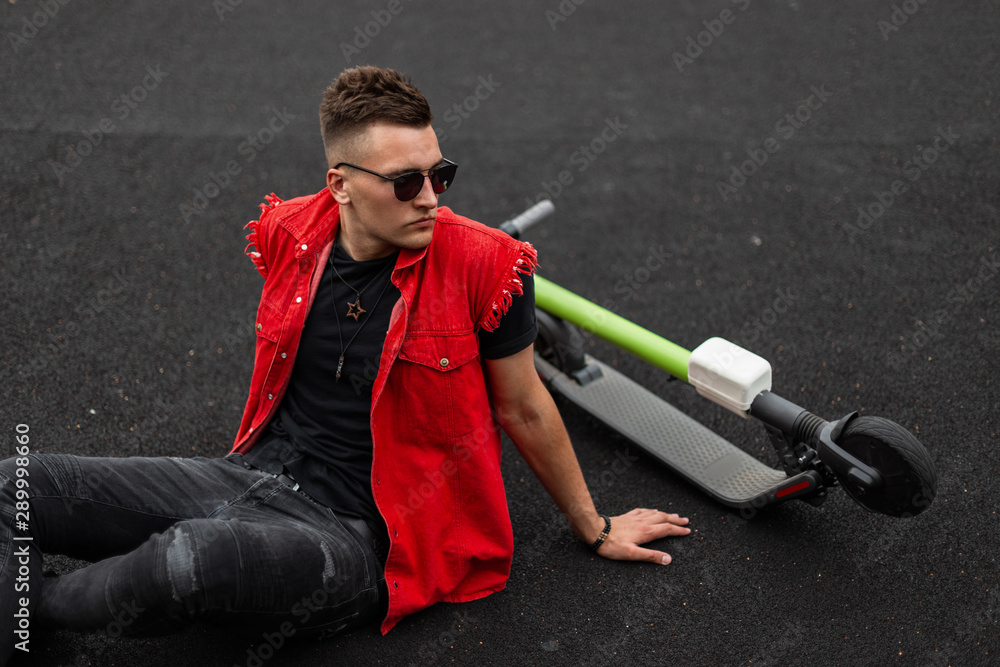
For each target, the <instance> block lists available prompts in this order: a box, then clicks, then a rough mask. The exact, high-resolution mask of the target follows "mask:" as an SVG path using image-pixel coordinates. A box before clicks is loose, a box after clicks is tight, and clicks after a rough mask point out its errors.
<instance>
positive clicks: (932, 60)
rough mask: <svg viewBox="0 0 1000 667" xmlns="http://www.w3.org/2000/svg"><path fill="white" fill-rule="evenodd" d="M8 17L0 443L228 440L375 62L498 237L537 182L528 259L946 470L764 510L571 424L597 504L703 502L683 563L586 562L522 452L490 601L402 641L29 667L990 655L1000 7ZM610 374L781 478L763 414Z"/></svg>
mask: <svg viewBox="0 0 1000 667" xmlns="http://www.w3.org/2000/svg"><path fill="white" fill-rule="evenodd" d="M0 28H2V30H0V37H2V40H3V43H2V44H0V81H2V89H3V94H2V95H0V159H2V165H3V168H2V170H0V221H2V222H0V286H2V303H3V318H2V322H0V380H2V382H0V396H2V400H0V424H2V428H0V455H2V456H3V457H6V456H9V455H11V454H12V453H13V450H14V444H15V442H14V435H15V427H16V425H18V424H26V425H28V427H29V428H30V434H31V447H32V450H33V451H36V452H42V451H45V452H71V453H77V454H85V455H113V456H133V455H171V456H195V455H201V456H219V455H222V454H224V453H226V452H227V451H228V450H229V447H230V446H231V443H232V439H233V437H234V435H235V433H236V428H237V425H238V422H239V418H240V414H241V410H242V406H243V403H244V401H245V399H246V391H247V388H248V383H249V379H250V374H251V368H252V362H253V355H252V353H253V339H254V336H253V332H252V329H251V323H252V322H253V317H254V311H255V307H256V300H257V298H258V296H259V294H260V288H261V284H262V279H261V278H260V277H259V276H258V275H257V273H256V272H255V271H254V269H253V266H252V264H251V262H250V261H249V260H248V259H247V258H246V257H245V256H244V254H243V248H244V245H245V241H244V239H243V236H244V234H245V232H244V231H243V229H242V228H243V225H244V224H246V222H247V221H249V220H251V219H254V218H256V217H257V213H258V211H259V209H258V204H259V202H261V201H263V198H264V196H265V195H267V194H268V193H271V192H274V193H276V194H277V195H278V196H280V197H282V198H286V199H287V198H291V197H293V196H297V195H302V194H308V193H313V192H315V191H318V190H319V189H320V188H322V187H323V185H324V171H325V163H324V158H323V151H322V148H321V143H320V137H319V127H318V120H317V108H318V104H319V99H320V95H321V93H322V90H323V89H324V88H325V86H326V85H327V84H328V83H329V82H330V81H331V80H332V79H333V78H334V77H335V76H336V75H337V74H338V73H339V72H340V71H341V70H342V69H343V68H344V67H346V66H350V65H357V64H366V63H371V64H377V65H383V66H391V67H395V68H398V69H400V70H402V71H404V72H406V73H407V74H409V75H410V76H411V78H412V79H413V81H414V82H415V83H416V84H417V85H418V86H419V87H420V88H421V89H422V90H423V91H424V92H425V94H426V95H427V97H428V99H429V101H430V102H431V105H432V107H433V109H434V110H435V113H436V121H435V122H436V126H437V128H438V130H439V139H440V141H441V144H442V148H443V152H444V154H445V156H446V157H448V158H451V159H452V160H454V161H455V162H457V163H458V164H459V165H460V169H459V172H458V177H457V181H456V183H455V186H454V188H453V189H451V190H449V191H448V192H447V193H446V194H445V195H443V196H442V204H444V205H448V206H451V207H452V208H454V209H455V210H456V211H458V212H460V213H463V214H465V215H469V216H470V217H473V218H476V219H478V220H481V221H483V222H486V223H488V224H494V225H495V224H499V223H500V222H501V221H503V220H504V219H506V218H508V217H510V216H512V215H514V214H516V213H518V212H520V211H521V210H523V209H524V208H525V207H526V206H527V205H528V204H529V203H531V202H533V201H535V200H537V199H539V198H542V197H549V198H551V199H553V201H554V203H555V205H556V208H557V212H556V214H555V215H554V216H553V217H552V218H550V219H549V220H548V221H546V222H545V223H544V224H543V225H542V226H540V227H539V228H537V229H535V230H532V231H531V232H529V234H528V236H527V240H529V241H531V242H532V243H534V244H535V245H536V247H537V248H538V251H539V257H540V260H541V267H540V273H542V274H543V275H545V276H546V277H548V278H550V279H553V280H555V281H556V282H557V283H559V284H561V285H564V286H565V287H568V288H569V289H571V290H573V291H575V292H577V293H579V294H582V295H584V296H586V297H588V298H590V299H593V300H594V301H596V302H598V303H601V304H603V305H606V306H608V307H610V308H612V309H614V310H616V312H619V313H621V314H623V315H625V316H626V317H628V318H630V319H633V320H635V321H637V322H639V323H640V324H642V325H644V326H646V327H648V328H650V329H653V330H654V331H657V332H659V333H661V334H663V335H664V336H666V337H667V338H669V339H670V340H673V341H674V342H677V343H679V344H681V345H683V346H685V347H687V348H689V349H690V348H693V347H695V346H697V345H698V344H699V343H701V342H702V341H703V340H705V339H707V338H709V337H712V336H723V337H726V338H728V339H730V340H732V341H734V342H736V343H739V344H741V345H743V346H745V347H747V348H749V349H750V350H752V351H754V352H756V353H758V354H760V355H761V356H763V357H765V358H766V359H768V360H769V361H770V362H771V364H772V366H773V368H774V388H775V391H776V392H778V393H780V394H782V395H784V396H786V397H787V398H789V399H792V400H795V401H796V402H798V403H800V404H802V405H804V406H806V407H808V408H810V409H812V410H813V411H814V412H816V413H818V414H820V415H821V416H823V417H825V418H828V419H833V418H838V417H840V416H842V415H843V414H845V413H847V412H850V411H852V410H857V411H859V412H861V413H862V414H872V415H880V416H883V417H887V418H889V419H892V420H894V421H897V422H899V423H900V424H903V425H905V426H906V427H907V428H909V429H911V430H912V431H913V433H915V434H916V435H917V437H919V438H920V439H921V441H922V442H923V443H924V444H925V446H926V447H927V449H928V451H929V452H930V455H931V457H932V458H933V460H934V462H935V465H936V467H937V472H938V497H937V499H936V501H935V503H934V505H933V506H932V507H931V508H930V509H929V510H927V511H926V512H924V513H923V514H921V515H919V516H917V517H916V518H912V519H908V520H896V519H890V518H885V517H882V516H878V515H872V514H869V513H867V512H865V511H864V510H863V509H861V508H860V507H859V506H857V505H855V504H854V503H853V502H852V501H851V500H850V499H849V498H848V497H847V496H846V495H845V494H844V493H843V492H841V491H840V490H839V489H838V490H835V491H834V492H833V493H831V495H830V498H829V499H828V501H827V502H826V503H825V504H824V505H823V506H821V507H818V508H816V507H812V506H808V505H805V504H803V503H791V504H787V505H784V506H781V507H778V508H776V509H774V510H772V511H768V512H763V513H760V514H759V515H757V516H754V517H753V518H751V519H749V520H748V519H746V518H744V517H743V516H741V515H740V513H739V512H734V511H730V510H727V509H726V508H724V507H723V506H721V505H719V504H717V503H715V502H713V501H711V500H710V499H709V498H707V497H705V496H704V495H702V494H700V493H699V492H698V491H697V490H696V489H694V488H693V487H691V486H689V485H687V484H685V483H683V482H681V481H679V480H678V479H677V478H676V477H674V476H673V475H672V474H671V473H670V472H669V471H667V470H665V469H664V468H662V467H661V466H659V465H657V464H656V463H655V462H654V461H653V460H652V459H651V458H649V457H647V456H645V455H642V454H640V453H639V452H638V451H636V450H635V449H634V448H633V447H630V446H629V445H628V443H626V442H625V441H624V440H622V439H621V438H619V437H617V436H615V435H614V434H612V433H611V432H610V431H609V430H607V429H605V428H603V427H601V426H600V425H599V424H597V423H596V422H595V421H594V420H593V419H592V418H590V417H588V416H587V415H586V414H583V413H581V412H579V411H577V410H575V409H572V408H570V407H568V406H567V405H566V404H564V403H562V402H561V403H560V406H561V407H562V408H563V413H564V416H565V419H566V422H567V424H568V427H569V430H570V433H571V436H572V438H573V441H574V443H575V446H576V449H577V452H578V455H579V458H580V461H581V464H582V466H583V469H584V472H585V475H586V477H587V479H588V482H589V484H590V486H591V489H592V491H593V493H594V495H595V497H596V499H597V503H598V506H599V508H600V509H601V510H602V511H605V512H607V513H621V512H624V511H627V510H629V509H631V508H633V507H636V506H646V507H658V508H660V509H668V510H671V511H678V512H681V513H682V514H684V515H686V516H689V517H690V518H691V521H692V524H691V525H692V527H693V528H694V532H693V533H692V534H691V536H689V537H685V538H675V539H672V540H667V541H664V542H663V543H661V544H658V545H657V546H660V547H662V548H664V549H666V550H668V551H669V552H670V553H671V554H673V556H674V562H673V563H672V564H671V565H669V566H668V567H665V568H664V567H659V566H654V565H647V564H637V563H620V562H612V561H607V560H603V559H601V558H599V557H596V556H594V555H592V554H591V553H590V552H589V551H587V549H586V548H584V547H583V546H582V545H579V544H578V543H577V542H576V541H575V539H574V537H573V536H572V534H571V533H570V531H569V529H568V528H567V527H566V526H565V524H564V522H563V520H562V518H561V517H560V516H559V514H558V512H557V511H556V508H555V505H554V504H553V503H552V502H551V501H550V500H549V498H548V497H547V496H546V494H545V492H544V490H543V489H542V488H541V486H540V485H539V483H538V482H537V481H536V480H535V479H534V478H533V476H532V475H531V472H530V470H529V469H528V467H527V465H526V464H525V463H524V462H523V461H522V460H520V458H519V457H518V455H517V453H516V451H515V450H514V448H513V447H512V446H511V445H510V444H509V443H507V444H506V445H505V453H504V479H505V482H506V486H507V495H508V500H509V505H510V513H511V519H512V521H513V525H514V536H515V554H514V563H513V569H512V572H511V577H510V581H509V583H508V585H507V588H506V589H505V590H504V591H503V592H500V593H498V594H495V595H492V596H490V597H488V598H485V599H483V600H480V601H477V602H474V603H468V604H462V605H453V604H440V605H437V606H435V607H432V608H430V609H428V610H426V611H423V612H421V613H418V614H416V615H414V616H411V617H409V618H407V619H406V620H404V621H403V622H402V623H400V625H399V626H398V627H397V628H396V629H395V630H393V631H392V632H391V633H389V634H388V635H387V636H385V637H382V636H380V635H379V634H378V633H377V632H376V631H375V630H374V629H372V630H370V631H369V630H366V631H358V632H354V633H351V634H349V635H346V636H343V637H340V638H336V639H332V640H329V641H326V642H313V641H298V642H296V641H294V640H287V641H284V640H283V638H281V637H277V638H276V636H275V635H266V634H261V633H246V632H243V633H241V632H234V631H231V630H218V629H211V628H196V629H193V630H191V631H189V632H186V633H184V634H181V635H178V636H171V637H162V638H156V639H128V638H122V637H118V636H117V634H118V632H117V629H116V628H111V629H110V632H109V633H104V634H100V635H80V634H75V633H70V632H59V633H55V634H48V635H43V634H41V633H38V632H36V633H35V634H33V636H32V640H31V644H30V648H31V654H30V656H22V657H21V658H20V659H19V660H18V661H17V663H16V664H23V665H37V666H44V667H49V666H55V665H136V666H143V667H145V666H149V667H152V666H178V665H192V666H194V665H198V666H200V665H212V666H216V665H217V666H226V667H228V666H229V665H248V666H252V665H268V666H272V665H274V666H277V665H334V664H347V665H409V664H457V665H546V666H554V665H777V664H795V665H802V664H820V665H847V666H853V665H887V664H893V665H896V664H898V665H947V664H951V665H987V664H997V661H998V659H997V657H996V656H997V652H998V651H1000V639H998V636H1000V628H998V623H1000V585H998V584H1000V582H998V570H1000V568H998V564H997V554H998V547H1000V520H998V516H997V507H998V501H1000V490H998V487H997V479H998V477H1000V453H998V447H997V444H998V438H997V435H998V431H1000V417H998V411H1000V410H998V408H1000V398H998V386H997V377H998V371H1000V361H998V348H1000V334H998V327H1000V299H998V294H1000V289H998V288H1000V277H998V272H1000V250H998V247H997V246H998V243H1000V238H998V237H1000V210H998V207H1000V166H998V155H1000V153H998V139H997V132H998V129H997V128H998V123H997V120H998V113H997V112H998V110H1000V98H998V95H997V87H998V85H1000V67H998V60H1000V55H998V30H1000V4H998V3H997V2H996V1H995V0H983V1H979V2H970V1H958V2H945V1H944V0H895V1H893V2H890V1H889V0H877V1H875V2H868V1H863V0H844V1H842V2H837V3H819V2H806V1H805V0H781V1H774V2H763V1H761V0H706V1H705V2H690V1H687V0H682V1H680V2H669V3H663V2H650V1H646V0H642V1H637V2H627V3H625V2H623V3H610V2H606V3H601V2H597V0H587V1H585V0H544V1H540V2H507V3H500V2H493V3H490V2H485V1H483V0H474V1H469V0H466V1H465V2H455V1H442V2H434V3H431V2H420V1H412V0H385V1H382V0H379V1H376V2H373V3H363V2H347V1H341V2H306V3H265V2H263V1H261V0H246V1H243V0H215V1H214V2H212V1H210V0H202V1H201V2H186V3H168V2H165V3H138V2H134V3H121V2H82V1H80V0H41V1H39V2H27V1H24V0H8V2H5V3H4V4H3V8H2V9H0ZM591 351H592V353H594V354H595V355H597V356H599V357H601V358H602V359H604V360H605V361H608V362H609V363H614V364H616V365H617V367H618V368H619V369H620V370H622V371H623V372H625V373H626V374H628V375H629V376H631V377H632V378H634V379H635V380H637V381H638V382H640V383H642V384H644V385H645V386H647V387H649V388H650V389H651V390H653V391H655V392H657V393H658V394H660V395H661V396H663V397H665V398H666V399H668V400H670V401H671V402H672V403H674V404H675V405H677V406H678V407H680V408H682V409H684V410H685V411H687V412H688V413H689V414H691V415H692V416H693V417H694V418H696V419H698V420H699V421H701V422H703V423H705V424H707V425H709V426H711V427H712V428H714V429H716V430H717V431H719V432H720V433H721V434H723V435H724V436H726V437H728V438H730V439H731V440H732V441H733V442H735V443H737V444H738V445H739V446H741V447H743V448H744V449H746V450H747V451H748V452H751V453H752V454H754V455H757V456H759V457H761V459H762V460H764V461H767V462H768V463H774V462H775V458H774V455H773V454H772V453H770V452H768V451H767V449H768V447H769V445H768V444H767V442H766V440H765V437H764V433H763V430H762V429H761V428H760V427H759V426H755V425H754V424H750V423H747V422H744V421H743V420H741V419H740V418H738V417H736V416H735V415H729V414H728V413H726V412H725V411H724V410H722V409H721V408H718V407H716V406H715V405H714V404H711V403H709V402H707V401H705V400H704V399H701V398H700V397H698V396H697V395H696V394H695V392H694V391H693V390H692V389H691V388H690V387H687V386H685V385H683V384H682V383H680V382H673V383H668V382H667V378H666V376H665V375H664V374H663V373H662V372H660V371H658V370H656V369H655V368H653V367H651V366H649V365H648V364H645V363H643V362H640V361H637V360H635V359H633V358H630V357H628V356H627V355H625V354H624V353H619V352H617V351H615V350H613V349H610V348H609V347H608V346H607V345H606V344H604V343H601V342H594V344H593V349H592V350H591ZM140 483H141V482H140ZM79 565H81V564H80V563H78V562H75V561H70V560H68V559H66V558H64V557H56V556H54V557H52V558H51V559H50V562H49V566H50V567H52V568H54V569H56V570H59V571H66V570H68V569H70V568H74V567H77V566H79ZM24 658H27V659H24Z"/></svg>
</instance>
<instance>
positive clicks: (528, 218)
mask: <svg viewBox="0 0 1000 667" xmlns="http://www.w3.org/2000/svg"><path fill="white" fill-rule="evenodd" d="M555 210H556V207H555V204H553V203H552V200H550V199H543V200H542V201H540V202H538V203H537V204H535V205H534V206H532V207H531V208H529V209H528V210H527V211H525V212H524V213H521V214H520V215H518V216H516V217H513V218H511V219H510V220H507V221H506V222H504V223H501V225H500V230H501V231H503V232H506V233H507V234H510V235H511V236H513V237H514V238H515V239H516V238H520V236H521V234H522V233H524V232H525V231H526V230H527V229H528V228H529V227H533V226H535V225H537V224H538V223H539V222H541V221H542V220H544V219H545V218H547V217H548V216H550V215H552V214H553V213H554V212H555Z"/></svg>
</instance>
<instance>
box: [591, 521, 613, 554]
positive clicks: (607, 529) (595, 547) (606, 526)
mask: <svg viewBox="0 0 1000 667" xmlns="http://www.w3.org/2000/svg"><path fill="white" fill-rule="evenodd" d="M600 517H601V518H602V519H604V530H602V531H601V535H600V537H598V538H597V541H596V542H594V543H593V544H591V545H590V550H591V551H597V550H598V549H600V548H601V545H602V544H604V540H606V539H608V533H610V532H611V519H609V518H608V517H606V516H604V515H603V514H601V515H600Z"/></svg>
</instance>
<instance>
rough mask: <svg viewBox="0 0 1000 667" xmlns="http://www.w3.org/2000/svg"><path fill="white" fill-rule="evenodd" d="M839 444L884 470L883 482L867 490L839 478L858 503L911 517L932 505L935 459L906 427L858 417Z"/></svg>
mask: <svg viewBox="0 0 1000 667" xmlns="http://www.w3.org/2000/svg"><path fill="white" fill-rule="evenodd" d="M837 444H838V445H839V446H840V447H842V448H843V449H845V450H846V451H848V452H849V453H851V454H852V455H854V456H856V457H858V458H859V459H861V460H862V461H864V462H865V463H867V464H868V465H870V466H871V467H873V468H875V469H876V470H878V471H879V473H881V475H882V478H883V481H884V484H883V485H882V487H881V488H880V489H878V490H877V491H868V492H867V493H865V492H864V491H862V490H859V489H857V488H855V487H854V485H852V484H850V483H848V481H847V480H846V479H840V483H841V486H843V487H844V490H845V491H846V492H847V494H848V495H850V496H851V498H853V499H854V500H855V501H856V502H857V503H858V504H859V505H861V506H862V507H864V508H866V509H868V510H871V511H872V512H879V513H881V514H886V515H889V516H895V517H912V516H916V515H917V514H920V513H921V512H923V511H924V510H925V509H927V508H928V507H930V505H931V503H932V502H933V501H934V496H935V494H936V493H937V473H936V472H935V470H934V462H933V461H931V457H930V455H929V454H928V453H927V450H926V449H924V446H923V445H922V444H920V441H919V440H917V439H916V438H915V437H914V436H913V434H911V433H910V432H909V431H907V430H906V429H905V428H903V427H902V426H900V425H899V424H896V423H895V422H891V421H889V420H888V419H883V418H881V417H857V418H855V419H852V420H851V421H850V422H849V423H848V424H847V426H846V427H845V428H844V431H843V433H842V434H841V436H840V438H839V439H838V441H837Z"/></svg>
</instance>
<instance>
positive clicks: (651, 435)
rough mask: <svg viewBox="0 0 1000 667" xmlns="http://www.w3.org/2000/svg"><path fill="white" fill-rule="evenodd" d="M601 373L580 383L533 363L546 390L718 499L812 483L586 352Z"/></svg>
mask: <svg viewBox="0 0 1000 667" xmlns="http://www.w3.org/2000/svg"><path fill="white" fill-rule="evenodd" d="M586 362H587V364H588V365H590V364H596V365H597V367H598V368H600V371H601V376H600V377H598V378H597V379H594V380H592V381H590V382H589V383H587V384H585V385H580V383H578V382H577V381H576V380H575V379H573V378H572V377H570V376H568V375H566V374H565V373H563V372H562V371H560V370H558V369H557V368H556V367H555V366H553V365H551V364H550V363H548V362H547V361H545V360H544V359H542V358H541V357H540V356H539V355H537V354H536V355H535V368H536V370H537V371H538V373H539V375H541V376H542V378H543V379H544V380H545V381H546V382H547V383H548V385H549V387H550V389H552V390H554V391H557V392H558V393H559V394H561V395H562V396H565V397H566V398H567V399H569V400H570V401H571V402H572V403H574V404H576V405H577V406H578V407H580V408H582V409H583V410H585V411H586V412H588V413H590V414H591V415H593V416H594V417H596V418H597V419H599V420H600V421H602V422H603V423H604V424H606V425H607V426H609V427H611V428H612V429H614V430H615V431H617V432H619V433H620V434H621V435H623V436H624V437H626V438H628V439H629V440H631V441H632V442H634V443H635V444H636V446H638V447H640V448H641V449H643V450H644V451H646V452H647V453H649V454H650V455H652V456H653V457H655V458H657V459H659V460H660V461H662V462H663V463H665V464H666V465H667V466H668V467H669V468H671V469H672V470H674V471H675V472H676V473H677V474H679V475H680V476H682V477H684V478H685V479H687V480H688V481H689V482H691V483H692V484H694V485H695V486H697V487H698V488H700V489H701V490H702V491H704V492H705V493H707V494H708V495H710V496H711V497H713V498H715V499H716V500H718V501H719V502H721V503H723V504H725V505H729V506H730V507H736V508H741V509H742V508H748V507H752V508H760V507H763V506H765V505H769V504H772V503H774V502H778V501H784V500H788V499H790V498H793V497H799V496H801V495H804V494H805V493H808V492H809V491H811V490H812V489H814V488H815V486H816V482H817V481H818V480H817V479H816V478H814V477H813V476H812V475H811V474H810V473H808V472H806V473H801V474H799V475H795V476H793V477H788V476H787V475H786V474H785V473H784V471H781V470H776V469H774V468H770V467H768V466H766V465H765V464H763V463H761V462H760V461H758V460H757V459H755V458H754V457H752V456H750V455H749V454H747V453H746V452H744V451H743V450H741V449H739V448H738V447H736V446H735V445H733V444H732V443H730V442H729V441H727V440H725V439H724V438H722V437H721V436H719V435H717V434H716V433H714V432H713V431H711V430H709V429H708V428H706V427H705V426H703V425H701V424H699V423H698V422H696V421H695V420H693V419H691V418H690V417H688V416H687V415H686V414H684V413H683V412H681V411H680V410H678V409H677V408H675V407H674V406H672V405H670V404H669V403H667V402H666V401H664V400H663V399H662V398H660V397H659V396H656V395H655V394H653V393H652V392H650V391H649V390H647V389H645V388H644V387H642V386H640V385H639V384H636V383H635V382H633V381H632V380H630V379H629V378H627V377H625V376H624V375H622V374H621V373H619V372H618V371H616V370H615V369H613V368H611V367H610V366H608V365H606V364H604V363H602V362H600V361H598V360H597V359H594V358H592V357H590V356H589V355H588V356H586Z"/></svg>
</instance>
